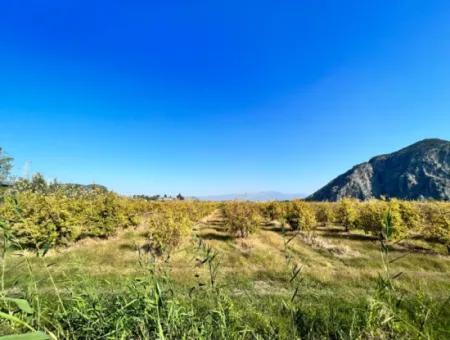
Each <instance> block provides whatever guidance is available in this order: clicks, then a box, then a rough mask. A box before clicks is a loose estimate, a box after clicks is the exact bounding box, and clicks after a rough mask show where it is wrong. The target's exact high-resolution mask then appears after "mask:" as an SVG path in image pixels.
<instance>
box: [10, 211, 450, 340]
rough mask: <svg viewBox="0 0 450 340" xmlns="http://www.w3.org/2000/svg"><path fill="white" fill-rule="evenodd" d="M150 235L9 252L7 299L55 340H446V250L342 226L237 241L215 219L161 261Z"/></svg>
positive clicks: (449, 267)
mask: <svg viewBox="0 0 450 340" xmlns="http://www.w3.org/2000/svg"><path fill="white" fill-rule="evenodd" d="M145 230H146V224H145V220H142V222H141V224H140V225H138V226H137V227H136V228H131V229H125V230H122V231H120V232H119V233H118V235H116V236H114V237H111V238H109V239H84V240H82V241H79V242H77V243H76V244H74V245H72V246H69V247H66V248H61V247H59V248H55V249H51V250H50V251H49V252H48V253H47V254H46V256H45V257H36V256H35V254H34V253H31V252H29V251H23V252H21V251H12V252H9V253H8V254H7V257H6V268H5V272H4V273H5V275H4V284H5V291H6V292H7V294H6V295H8V296H17V297H24V296H25V297H26V298H27V300H28V301H30V302H32V305H33V307H34V309H35V313H38V314H39V313H40V316H39V317H40V318H41V320H36V317H35V316H34V317H33V318H32V317H31V316H27V315H26V313H24V316H23V317H24V319H25V320H26V319H27V318H29V319H30V320H32V321H30V322H31V324H30V325H31V326H32V327H31V328H32V329H41V330H44V331H45V332H46V333H47V334H50V336H54V337H67V338H70V337H72V338H98V337H105V338H179V337H187V338H223V339H226V338H285V339H291V338H358V337H359V338H436V339H444V338H450V303H449V298H450V257H449V256H448V255H446V254H445V251H444V249H442V248H440V246H439V245H435V244H430V243H427V242H425V241H420V240H413V241H409V242H401V243H398V244H392V245H390V248H389V250H388V251H386V252H382V251H380V243H379V241H378V240H377V238H375V237H373V236H370V235H365V234H363V233H359V232H355V231H353V232H346V231H345V230H344V228H342V227H339V226H323V227H318V228H316V230H315V231H313V232H294V231H291V230H283V228H281V226H280V225H279V224H278V223H276V222H268V221H266V222H264V223H263V224H262V225H261V226H259V228H258V231H257V232H256V233H254V234H251V235H250V236H249V237H247V238H234V237H232V236H230V235H229V233H227V232H226V230H225V228H224V220H223V216H222V214H221V211H220V210H216V211H215V212H214V213H213V214H212V215H210V216H208V217H207V218H205V219H203V220H202V222H201V223H199V224H197V225H196V226H195V227H194V230H193V233H192V235H190V236H188V237H186V238H185V239H183V241H182V243H181V244H180V245H179V246H178V247H177V248H176V249H175V250H173V251H172V252H171V253H170V254H169V255H165V256H161V257H154V256H151V255H150V253H147V252H146V249H145V244H146V238H145ZM152 299H153V300H152ZM36 306H38V307H36ZM36 309H38V310H37V311H36ZM39 309H40V310H39ZM8 327H9V328H5V329H3V330H2V332H3V333H5V334H11V332H14V331H18V330H21V329H23V328H24V327H21V326H20V325H17V326H16V329H10V327H11V324H10V323H9V326H8Z"/></svg>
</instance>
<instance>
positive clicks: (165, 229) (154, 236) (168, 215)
mask: <svg viewBox="0 0 450 340" xmlns="http://www.w3.org/2000/svg"><path fill="white" fill-rule="evenodd" d="M148 222H149V231H148V233H147V237H148V239H149V244H148V246H149V249H150V250H151V251H152V252H154V253H155V254H157V255H161V254H163V253H168V252H170V251H172V250H173V249H174V248H175V247H176V246H178V245H179V244H180V242H181V240H182V239H183V237H185V236H187V235H189V234H190V232H191V230H192V226H193V222H192V220H191V219H190V218H189V217H188V216H187V215H186V214H183V213H180V212H177V211H171V210H167V211H164V212H159V213H155V214H152V215H151V216H150V217H149V219H148Z"/></svg>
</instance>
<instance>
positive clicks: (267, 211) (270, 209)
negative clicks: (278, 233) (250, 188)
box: [262, 202, 286, 222]
mask: <svg viewBox="0 0 450 340" xmlns="http://www.w3.org/2000/svg"><path fill="white" fill-rule="evenodd" d="M262 213H263V215H264V217H266V218H267V219H269V220H270V221H279V222H283V221H282V220H283V219H284V218H285V215H286V204H284V203H281V202H269V203H266V204H264V205H263V207H262Z"/></svg>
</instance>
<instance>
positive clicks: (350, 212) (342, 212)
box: [336, 198, 358, 231]
mask: <svg viewBox="0 0 450 340" xmlns="http://www.w3.org/2000/svg"><path fill="white" fill-rule="evenodd" d="M337 204H338V205H337V209H336V210H337V211H336V220H337V222H338V223H340V224H342V225H343V226H344V227H345V230H346V231H349V230H350V228H354V227H355V222H356V220H357V218H358V212H357V208H356V207H357V205H358V201H357V200H355V199H352V198H343V199H341V200H340V201H339V202H338V203H337Z"/></svg>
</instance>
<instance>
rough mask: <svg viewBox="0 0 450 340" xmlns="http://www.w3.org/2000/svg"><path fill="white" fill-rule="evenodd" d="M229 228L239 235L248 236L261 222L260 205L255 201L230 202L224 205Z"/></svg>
mask: <svg viewBox="0 0 450 340" xmlns="http://www.w3.org/2000/svg"><path fill="white" fill-rule="evenodd" d="M223 214H224V217H225V219H226V222H225V223H226V228H227V230H228V231H229V232H230V233H232V234H234V235H237V236H238V237H247V236H248V235H249V234H250V233H253V232H254V231H256V229H257V227H258V225H259V224H260V223H261V216H260V214H259V209H258V206H257V205H256V204H254V203H247V202H246V203H244V202H229V203H225V204H224V205H223Z"/></svg>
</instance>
